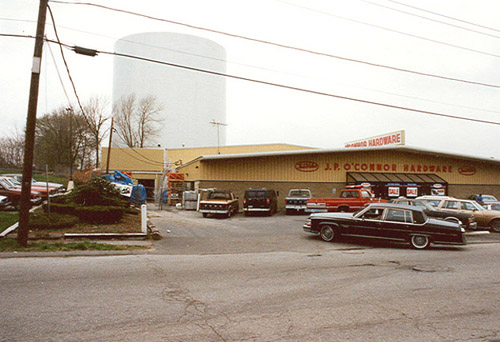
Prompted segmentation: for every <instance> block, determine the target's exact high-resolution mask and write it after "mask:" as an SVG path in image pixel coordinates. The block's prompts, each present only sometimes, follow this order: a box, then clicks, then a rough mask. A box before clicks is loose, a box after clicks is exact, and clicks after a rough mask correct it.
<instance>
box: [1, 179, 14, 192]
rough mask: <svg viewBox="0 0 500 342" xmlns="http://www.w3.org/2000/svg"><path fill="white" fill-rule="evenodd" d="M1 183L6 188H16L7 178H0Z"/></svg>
mask: <svg viewBox="0 0 500 342" xmlns="http://www.w3.org/2000/svg"><path fill="white" fill-rule="evenodd" d="M0 184H2V185H3V187H4V188H5V189H7V190H8V189H12V188H14V187H13V186H12V185H11V184H10V183H9V182H7V181H6V180H5V179H0Z"/></svg>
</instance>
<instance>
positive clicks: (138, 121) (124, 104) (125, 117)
mask: <svg viewBox="0 0 500 342" xmlns="http://www.w3.org/2000/svg"><path fill="white" fill-rule="evenodd" d="M162 109H163V108H162V106H161V105H160V104H159V103H158V101H157V99H156V98H155V97H154V96H148V97H145V98H142V99H140V100H139V101H137V99H136V96H135V95H134V94H131V95H128V96H126V97H122V98H121V99H120V100H119V101H118V102H117V103H115V105H114V106H113V112H114V119H115V123H114V124H115V129H116V134H117V135H118V137H119V138H120V140H121V141H122V142H123V143H124V144H125V145H127V146H128V147H140V148H142V147H144V146H146V145H147V143H149V142H152V141H153V139H154V138H155V137H156V136H157V135H158V132H159V130H160V123H161V122H162V121H163V120H162V119H161V118H160V116H159V114H160V112H161V111H162Z"/></svg>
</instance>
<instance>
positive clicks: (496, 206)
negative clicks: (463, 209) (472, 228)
mask: <svg viewBox="0 0 500 342" xmlns="http://www.w3.org/2000/svg"><path fill="white" fill-rule="evenodd" d="M483 207H484V209H486V210H496V211H500V202H491V203H485V204H483Z"/></svg>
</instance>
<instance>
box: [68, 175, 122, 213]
mask: <svg viewBox="0 0 500 342" xmlns="http://www.w3.org/2000/svg"><path fill="white" fill-rule="evenodd" d="M71 200H72V201H73V202H75V203H77V204H80V205H84V206H117V207H118V206H119V207H126V206H127V205H128V202H127V201H125V200H123V199H122V196H121V194H120V190H118V189H117V188H116V187H115V186H114V185H113V184H111V182H110V181H108V180H107V179H105V178H103V177H98V176H92V178H91V180H90V182H89V183H87V184H84V185H81V186H79V187H77V188H76V189H75V190H73V192H72V193H71Z"/></svg>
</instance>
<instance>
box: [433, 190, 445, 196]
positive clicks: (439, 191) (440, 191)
mask: <svg viewBox="0 0 500 342" xmlns="http://www.w3.org/2000/svg"><path fill="white" fill-rule="evenodd" d="M431 195H434V196H444V195H445V192H444V189H431Z"/></svg>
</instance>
